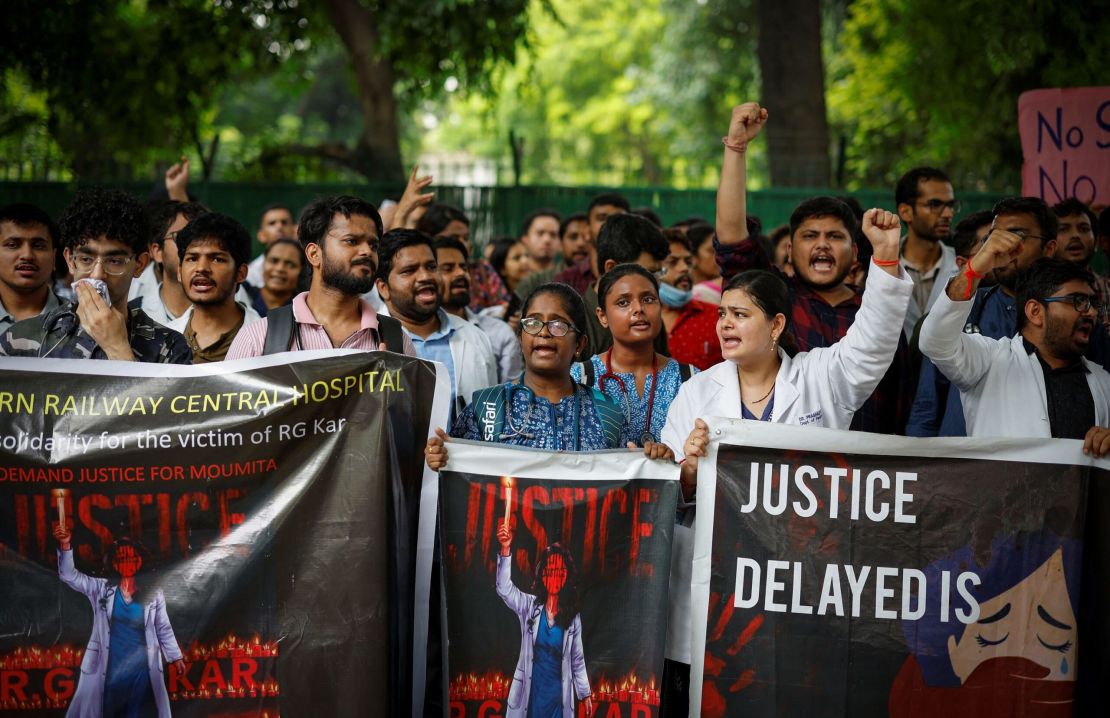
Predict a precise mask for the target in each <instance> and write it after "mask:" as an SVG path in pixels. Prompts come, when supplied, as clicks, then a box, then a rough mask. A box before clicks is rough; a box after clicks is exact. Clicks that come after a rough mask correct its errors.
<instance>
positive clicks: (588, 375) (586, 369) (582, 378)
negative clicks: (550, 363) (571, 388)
mask: <svg viewBox="0 0 1110 718" xmlns="http://www.w3.org/2000/svg"><path fill="white" fill-rule="evenodd" d="M574 364H576V365H578V377H579V378H578V383H579V384H581V385H582V386H584V387H586V388H587V389H589V388H590V387H592V386H593V385H594V363H593V361H591V360H589V359H587V360H586V361H580V362H575V363H574ZM573 367H574V365H573V364H572V365H571V368H573Z"/></svg>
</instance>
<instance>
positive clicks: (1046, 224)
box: [991, 197, 1060, 314]
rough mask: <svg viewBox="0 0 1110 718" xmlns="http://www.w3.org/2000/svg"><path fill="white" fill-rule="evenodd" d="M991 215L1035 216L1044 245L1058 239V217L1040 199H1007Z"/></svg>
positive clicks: (999, 203)
mask: <svg viewBox="0 0 1110 718" xmlns="http://www.w3.org/2000/svg"><path fill="white" fill-rule="evenodd" d="M991 214H992V218H993V219H997V218H998V216H999V215H1003V214H1031V215H1033V218H1034V219H1036V220H1037V224H1039V225H1040V227H1041V236H1042V237H1043V239H1042V240H1041V244H1042V245H1043V244H1045V243H1046V242H1048V241H1049V240H1052V239H1056V231H1057V229H1058V228H1059V226H1060V223H1059V222H1057V221H1056V215H1054V214H1053V213H1052V210H1051V209H1049V208H1048V205H1047V204H1045V201H1044V200H1043V199H1041V198H1040V197H1005V198H1003V199H1000V200H998V203H997V204H995V205H994V209H992V210H991ZM1018 306H1021V305H1020V304H1019V305H1018ZM1019 314H1020V312H1019Z"/></svg>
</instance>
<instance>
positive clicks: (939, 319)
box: [918, 294, 1110, 438]
mask: <svg viewBox="0 0 1110 718" xmlns="http://www.w3.org/2000/svg"><path fill="white" fill-rule="evenodd" d="M972 303H973V302H972V301H970V300H969V301H966V302H955V301H952V299H951V298H949V297H948V295H947V294H945V295H944V296H943V297H941V298H940V299H938V300H937V302H936V304H934V305H933V311H931V312H930V313H929V316H928V317H926V318H925V322H924V323H923V324H922V325H921V336H920V338H919V339H918V344H919V346H920V347H921V351H922V353H924V354H925V356H927V357H929V358H930V359H932V360H933V363H934V364H936V365H937V368H938V369H940V371H941V372H942V373H943V374H944V375H945V376H946V377H948V379H949V380H950V381H951V382H952V383H953V384H954V385H955V386H956V387H957V388H958V389H959V390H960V400H961V402H962V403H963V409H964V419H965V421H966V422H967V435H968V436H975V437H985V436H997V437H1023V436H1038V437H1046V438H1051V436H1052V427H1051V425H1050V424H1049V420H1048V397H1047V395H1046V393H1045V385H1044V371H1043V370H1042V369H1041V365H1040V360H1039V359H1037V355H1036V354H1035V353H1034V354H1030V353H1029V352H1027V351H1025V344H1024V342H1023V340H1022V337H1021V334H1020V333H1019V334H1017V335H1015V336H1013V337H1011V338H1009V339H991V338H989V337H985V336H983V335H982V334H965V333H964V325H965V324H966V323H967V316H968V314H969V313H970V312H971V305H972ZM1019 310H1020V307H1019ZM1082 361H1083V363H1084V364H1085V365H1086V367H1087V385H1088V386H1089V387H1090V388H1091V396H1092V397H1093V398H1094V404H1095V425H1096V426H1110V374H1107V373H1106V370H1105V369H1103V368H1102V367H1101V366H1099V365H1098V364H1093V363H1091V362H1089V361H1087V360H1086V359H1083V360H1082Z"/></svg>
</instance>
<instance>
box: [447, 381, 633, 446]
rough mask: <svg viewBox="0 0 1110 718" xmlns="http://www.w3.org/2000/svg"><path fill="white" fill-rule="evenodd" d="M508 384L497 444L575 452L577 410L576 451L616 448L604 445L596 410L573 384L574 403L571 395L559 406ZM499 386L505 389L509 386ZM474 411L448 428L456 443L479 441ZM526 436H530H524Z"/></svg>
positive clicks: (469, 408) (471, 407) (465, 412)
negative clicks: (576, 416) (508, 394)
mask: <svg viewBox="0 0 1110 718" xmlns="http://www.w3.org/2000/svg"><path fill="white" fill-rule="evenodd" d="M511 383H512V385H513V388H512V391H511V401H512V404H511V407H509V408H508V411H507V412H506V413H507V414H508V416H507V417H506V421H505V426H504V427H503V429H502V433H503V434H504V437H503V438H502V437H499V438H496V439H495V441H496V442H497V443H499V444H512V445H514V446H527V447H530V448H533V449H546V450H549V451H552V450H554V451H573V450H575V448H576V447H575V441H574V428H575V426H574V425H575V421H574V411H575V408H576V407H580V409H579V421H578V424H579V426H578V434H579V442H578V446H577V449H578V450H579V451H598V450H600V449H615V448H617V447H615V446H609V445H608V444H607V443H606V441H605V433H604V432H603V431H602V429H601V420H600V419H598V417H597V410H596V409H595V408H594V401H593V397H592V396H590V392H589V391H587V390H585V389H584V388H582V387H579V386H578V385H577V384H576V385H575V387H576V389H577V396H578V399H577V400H576V399H575V396H574V395H571V396H568V397H565V398H563V400H562V401H560V402H559V403H558V404H552V403H551V402H549V401H548V400H547V399H544V398H543V397H542V396H536V395H535V394H533V393H532V392H531V390H529V389H527V388H526V387H522V386H520V385H518V384H516V383H515V382H511ZM502 386H503V387H504V386H508V384H505V385H502ZM529 406H531V413H529ZM474 411H475V409H474V404H473V402H472V403H471V404H469V405H468V406H467V407H466V409H464V410H463V412H462V413H461V414H459V415H458V417H457V418H456V419H455V423H454V424H452V425H451V436H453V437H455V438H456V439H469V440H471V441H482V431H481V427H480V426H479V424H478V417H477V416H476V415H475V414H474ZM510 419H511V421H510ZM510 425H511V426H510ZM525 434H528V435H531V436H530V437H529V436H525ZM621 446H623V444H622V445H621Z"/></svg>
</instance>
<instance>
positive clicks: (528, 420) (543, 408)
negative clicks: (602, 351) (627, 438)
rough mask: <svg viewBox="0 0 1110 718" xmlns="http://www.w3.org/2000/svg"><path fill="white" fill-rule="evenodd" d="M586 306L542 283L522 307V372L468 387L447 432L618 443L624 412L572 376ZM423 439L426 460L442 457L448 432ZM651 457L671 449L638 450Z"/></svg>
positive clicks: (576, 445) (547, 443)
mask: <svg viewBox="0 0 1110 718" xmlns="http://www.w3.org/2000/svg"><path fill="white" fill-rule="evenodd" d="M585 324H586V307H585V304H583V302H582V298H581V297H580V296H578V293H577V292H575V291H574V290H573V289H571V288H570V287H569V286H567V285H565V284H556V283H551V284H543V285H540V286H539V287H536V288H535V289H534V290H532V292H531V293H530V294H529V295H528V297H527V298H526V299H525V301H524V305H523V307H522V308H521V320H520V340H521V341H520V343H521V349H522V350H523V352H524V373H523V374H521V375H520V377H518V378H516V379H513V380H512V381H509V382H506V383H504V384H500V385H498V386H492V387H489V388H486V389H482V390H480V391H477V392H475V393H474V395H473V398H472V400H471V402H470V404H469V405H468V406H467V407H466V409H464V410H463V411H462V412H461V413H460V414H459V416H458V417H457V418H456V420H455V423H454V425H453V426H452V427H451V436H452V437H454V438H457V439H468V440H471V441H489V442H494V443H500V444H514V445H516V446H527V447H530V448H534V449H546V450H554V451H596V450H601V449H614V448H618V447H619V446H621V443H620V439H621V431H622V428H623V424H624V419H625V416H624V412H623V410H622V409H621V407H620V406H618V405H617V404H616V402H614V401H613V400H612V399H610V398H609V397H607V396H605V394H603V393H601V392H600V391H597V390H596V389H589V388H586V387H584V386H582V385H581V384H579V383H578V382H576V381H575V380H574V379H573V378H572V377H571V375H570V367H571V364H572V363H574V361H575V359H576V358H577V357H578V355H579V354H580V353H581V352H582V350H583V348H584V347H585V345H586V335H585V333H584V327H585ZM436 433H437V434H438V437H435V438H432V439H429V440H428V446H427V448H426V449H425V455H426V456H427V460H428V466H429V467H431V468H432V469H433V470H436V471H438V470H439V469H440V468H441V467H443V465H444V464H446V463H447V448H446V447H445V446H444V441H446V439H447V435H446V434H445V433H444V432H443V430H442V429H437V430H436ZM644 453H645V454H646V455H647V456H649V457H651V458H661V457H665V456H669V455H670V451H669V450H668V449H667V448H666V447H665V446H663V445H661V444H657V443H651V444H649V445H648V446H647V447H645V448H644Z"/></svg>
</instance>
